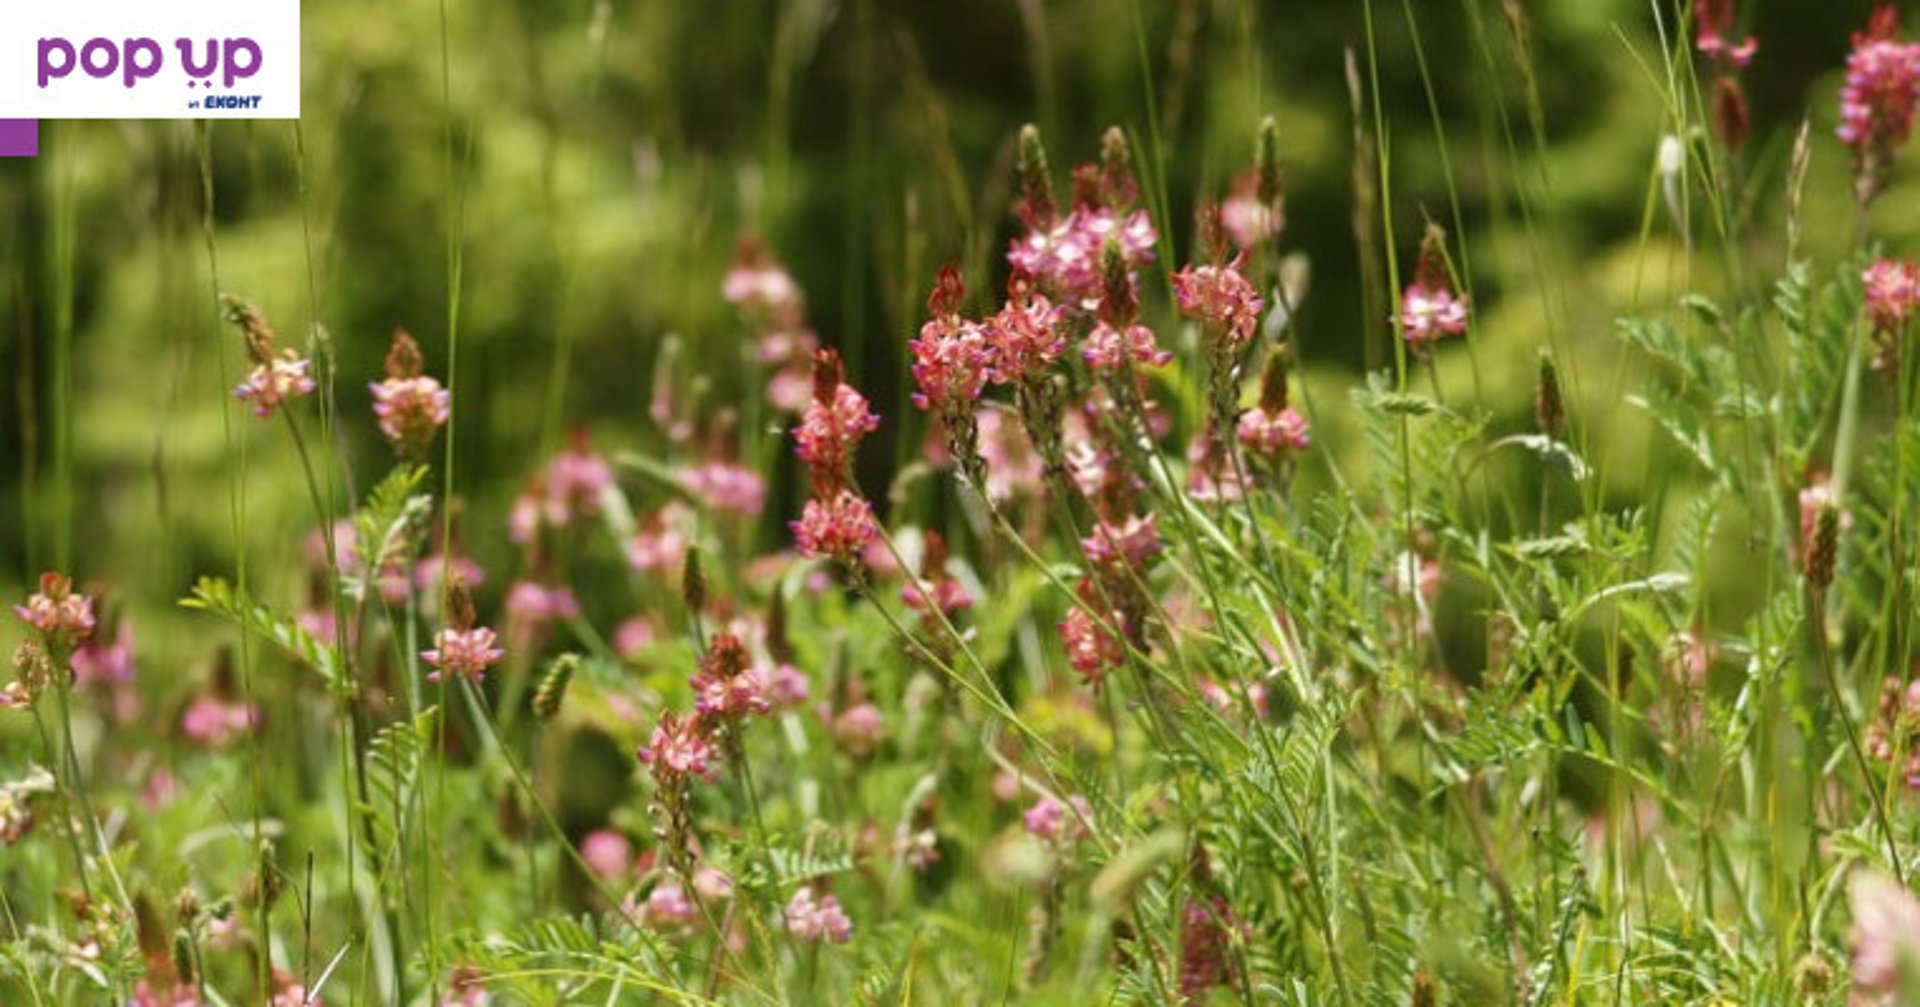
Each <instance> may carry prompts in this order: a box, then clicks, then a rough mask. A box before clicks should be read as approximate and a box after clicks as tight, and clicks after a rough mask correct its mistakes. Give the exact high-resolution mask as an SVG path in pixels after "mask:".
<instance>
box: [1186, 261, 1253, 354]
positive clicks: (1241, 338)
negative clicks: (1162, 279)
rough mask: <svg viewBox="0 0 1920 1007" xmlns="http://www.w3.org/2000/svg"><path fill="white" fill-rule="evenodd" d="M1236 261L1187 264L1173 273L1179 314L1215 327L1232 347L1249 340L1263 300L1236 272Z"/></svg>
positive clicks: (1243, 344) (1244, 343) (1238, 272)
mask: <svg viewBox="0 0 1920 1007" xmlns="http://www.w3.org/2000/svg"><path fill="white" fill-rule="evenodd" d="M1239 266H1240V260H1239V259H1235V260H1234V261H1233V262H1230V263H1227V264H1225V265H1220V266H1188V267H1187V268H1185V269H1182V270H1181V271H1179V272H1177V273H1175V274H1173V296H1174V299H1175V300H1176V301H1178V302H1179V305H1180V313H1181V314H1183V315H1186V316H1188V317H1190V318H1197V319H1199V320H1200V321H1202V322H1204V323H1206V324H1208V325H1210V326H1214V327H1216V328H1217V329H1218V330H1219V332H1220V333H1221V334H1222V335H1224V336H1225V337H1226V340H1227V345H1228V346H1229V347H1230V348H1232V349H1235V350H1238V349H1241V348H1244V347H1245V346H1246V345H1247V344H1248V343H1250V342H1252V341H1253V336H1254V333H1255V332H1256V331H1258V329H1259V327H1260V312H1261V311H1263V310H1265V308H1266V301H1265V300H1263V299H1262V298H1261V297H1260V295H1259V294H1258V293H1255V292H1254V289H1253V284H1251V283H1248V282H1247V278H1246V277H1244V276H1242V275H1240V269H1239Z"/></svg>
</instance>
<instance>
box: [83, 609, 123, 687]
mask: <svg viewBox="0 0 1920 1007" xmlns="http://www.w3.org/2000/svg"><path fill="white" fill-rule="evenodd" d="M70 663H71V665H72V667H73V678H74V681H75V682H76V683H78V684H80V685H92V686H116V685H125V684H127V683H129V682H132V681H133V624H132V623H131V622H127V621H122V622H121V623H120V625H119V626H118V628H117V629H116V631H115V633H114V636H113V641H112V642H111V643H109V642H107V641H106V640H104V639H101V638H100V637H98V636H95V637H92V638H90V639H88V640H86V641H85V642H84V643H82V644H80V646H78V647H75V648H74V650H73V658H72V661H71V662H70Z"/></svg>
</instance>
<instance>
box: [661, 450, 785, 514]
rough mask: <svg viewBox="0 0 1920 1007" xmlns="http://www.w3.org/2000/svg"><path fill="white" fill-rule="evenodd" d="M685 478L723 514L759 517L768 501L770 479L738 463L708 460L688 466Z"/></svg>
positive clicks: (703, 499)
mask: <svg viewBox="0 0 1920 1007" xmlns="http://www.w3.org/2000/svg"><path fill="white" fill-rule="evenodd" d="M681 480H682V481H683V482H685V483H686V485H687V489H688V490H689V491H690V492H692V493H693V494H694V496H696V497H699V498H700V499H701V500H702V501H704V502H705V503H706V504H707V506H709V507H712V508H713V509H714V510H716V511H719V512H721V513H723V514H735V515H738V516H740V517H755V516H757V515H758V514H759V513H760V508H761V507H762V506H764V505H765V504H766V500H767V485H766V483H765V482H764V481H762V480H761V478H760V475H759V474H758V473H756V472H754V471H753V470H751V469H747V468H742V467H741V466H738V465H733V464H729V463H727V462H708V463H707V464H705V465H701V466H698V467H696V468H692V469H689V470H687V471H686V472H685V473H683V474H682V476H681Z"/></svg>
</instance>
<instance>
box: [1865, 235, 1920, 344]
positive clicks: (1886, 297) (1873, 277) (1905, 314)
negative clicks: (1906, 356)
mask: <svg viewBox="0 0 1920 1007" xmlns="http://www.w3.org/2000/svg"><path fill="white" fill-rule="evenodd" d="M1860 282H1861V285H1862V286H1863V287H1864V288H1865V301H1866V311H1867V318H1868V320H1870V321H1871V322H1873V340H1874V343H1875V344H1876V345H1877V346H1878V348H1879V349H1878V352H1877V353H1876V354H1875V355H1874V361H1873V365H1874V367H1875V368H1877V369H1880V370H1889V371H1890V370H1892V369H1893V365H1894V363H1895V362H1896V361H1898V360H1899V349H1900V347H1899V337H1901V336H1903V335H1905V334H1906V333H1907V331H1908V328H1909V326H1910V325H1911V324H1912V322H1913V316H1914V312H1915V309H1916V308H1920V266H1917V265H1915V263H1914V262H1913V260H1911V259H1907V260H1904V261H1903V260H1899V259H1876V260H1875V261H1874V262H1873V264H1872V265H1869V266H1868V267H1867V268H1866V270H1865V271H1864V272H1862V273H1861V274H1860Z"/></svg>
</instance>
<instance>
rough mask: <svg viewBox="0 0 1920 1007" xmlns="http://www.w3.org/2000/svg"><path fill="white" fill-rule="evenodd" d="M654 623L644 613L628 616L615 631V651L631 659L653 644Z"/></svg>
mask: <svg viewBox="0 0 1920 1007" xmlns="http://www.w3.org/2000/svg"><path fill="white" fill-rule="evenodd" d="M654 636H655V633H654V629H653V623H652V622H651V621H649V620H648V619H647V617H646V616H644V615H635V616H628V617H627V618H626V620H624V621H623V622H621V623H620V625H619V627H618V628H616V629H615V630H614V631H613V652H614V653H616V654H619V655H620V656H621V657H624V658H629V659H631V658H632V657H633V656H634V655H636V654H638V653H640V652H641V651H643V650H645V649H647V648H648V647H651V646H653V640H654Z"/></svg>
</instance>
